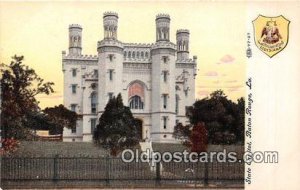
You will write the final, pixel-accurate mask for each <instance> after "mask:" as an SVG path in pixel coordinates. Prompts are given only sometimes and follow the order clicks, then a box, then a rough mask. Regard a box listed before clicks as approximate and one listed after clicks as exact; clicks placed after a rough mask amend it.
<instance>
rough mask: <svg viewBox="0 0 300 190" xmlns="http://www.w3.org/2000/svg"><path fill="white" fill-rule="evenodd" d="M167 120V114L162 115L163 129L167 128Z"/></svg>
mask: <svg viewBox="0 0 300 190" xmlns="http://www.w3.org/2000/svg"><path fill="white" fill-rule="evenodd" d="M167 120H168V117H167V116H163V126H164V129H166V128H167Z"/></svg>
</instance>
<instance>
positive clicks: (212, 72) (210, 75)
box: [204, 71, 219, 77]
mask: <svg viewBox="0 0 300 190" xmlns="http://www.w3.org/2000/svg"><path fill="white" fill-rule="evenodd" d="M218 75H219V74H218V73H217V72H216V71H208V72H206V73H205V74H204V76H207V77H216V76H218Z"/></svg>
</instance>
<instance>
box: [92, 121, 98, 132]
mask: <svg viewBox="0 0 300 190" xmlns="http://www.w3.org/2000/svg"><path fill="white" fill-rule="evenodd" d="M96 123H97V119H96V118H92V119H91V134H94V131H95V129H96Z"/></svg>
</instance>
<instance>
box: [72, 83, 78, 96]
mask: <svg viewBox="0 0 300 190" xmlns="http://www.w3.org/2000/svg"><path fill="white" fill-rule="evenodd" d="M76 88H77V84H72V93H73V94H76Z"/></svg>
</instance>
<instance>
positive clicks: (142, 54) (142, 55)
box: [141, 51, 144, 59]
mask: <svg viewBox="0 0 300 190" xmlns="http://www.w3.org/2000/svg"><path fill="white" fill-rule="evenodd" d="M141 57H142V59H144V52H143V51H142V52H141Z"/></svg>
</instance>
